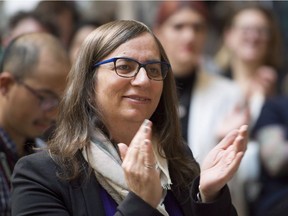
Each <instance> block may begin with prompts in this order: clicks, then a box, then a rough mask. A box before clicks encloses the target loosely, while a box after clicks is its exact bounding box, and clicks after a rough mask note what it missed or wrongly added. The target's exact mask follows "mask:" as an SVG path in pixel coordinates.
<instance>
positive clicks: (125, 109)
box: [95, 33, 163, 128]
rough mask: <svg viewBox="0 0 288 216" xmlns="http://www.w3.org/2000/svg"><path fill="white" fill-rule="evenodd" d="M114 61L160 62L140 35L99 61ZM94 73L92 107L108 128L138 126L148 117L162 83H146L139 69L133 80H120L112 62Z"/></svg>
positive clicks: (151, 41) (149, 38)
mask: <svg viewBox="0 0 288 216" xmlns="http://www.w3.org/2000/svg"><path fill="white" fill-rule="evenodd" d="M114 57H127V58H132V59H135V60H137V61H138V62H141V63H146V62H148V61H152V60H157V61H160V52H159V49H158V46H157V44H156V42H155V40H154V38H153V37H152V36H151V35H150V34H148V33H144V34H142V35H140V36H138V37H136V38H133V39H131V40H128V41H127V42H126V43H124V44H122V45H121V46H119V47H118V48H117V49H116V50H115V51H113V52H112V53H110V54H109V55H108V56H107V57H105V59H103V60H107V59H110V58H114ZM103 60H102V61H103ZM125 68H126V67H125ZM96 70H97V72H96V73H97V75H96V77H97V78H96V84H95V86H96V89H95V95H96V96H95V97H96V103H97V105H98V107H99V109H100V111H101V113H102V114H103V117H104V121H105V123H106V124H107V126H108V128H109V126H110V127H111V125H113V123H115V122H125V121H126V122H134V123H140V124H141V123H142V122H143V120H144V119H149V118H150V117H151V116H152V114H153V113H154V111H155V110H156V107H157V106H158V103H159V100H160V97H161V94H162V89H163V81H155V80H151V79H149V78H148V76H147V74H146V70H145V69H144V68H143V67H142V68H141V69H140V70H139V72H138V74H137V75H136V76H135V77H134V78H123V77H120V76H118V75H117V74H116V72H115V68H114V63H113V62H110V63H107V64H103V65H100V66H99V67H98V68H97V69H96ZM123 127H125V125H123Z"/></svg>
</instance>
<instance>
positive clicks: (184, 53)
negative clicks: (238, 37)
mask: <svg viewBox="0 0 288 216" xmlns="http://www.w3.org/2000/svg"><path fill="white" fill-rule="evenodd" d="M155 33H156V34H157V37H158V38H159V39H160V41H161V43H162V44H163V46H164V48H165V51H166V53H167V55H168V57H169V60H170V62H171V65H172V68H173V72H174V73H175V75H180V76H181V75H182V74H186V73H187V72H191V71H192V70H193V68H194V67H195V66H197V65H198V64H199V59H200V57H201V55H202V51H203V48H204V43H205V38H206V23H205V20H204V18H203V17H202V16H201V15H200V14H199V13H197V12H196V11H194V10H192V9H190V8H183V9H180V10H179V11H177V12H176V13H175V14H173V15H171V16H170V17H169V18H168V19H167V20H166V21H165V22H164V23H163V24H162V25H161V26H160V27H159V28H157V29H155Z"/></svg>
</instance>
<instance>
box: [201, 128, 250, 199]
mask: <svg viewBox="0 0 288 216" xmlns="http://www.w3.org/2000/svg"><path fill="white" fill-rule="evenodd" d="M247 141H248V126H247V125H243V126H241V127H240V129H238V130H233V131H231V132H230V133H229V134H228V135H227V136H225V137H224V139H223V140H222V141H221V142H220V143H219V144H218V145H217V146H215V147H214V148H213V149H212V150H211V151H210V152H209V153H208V155H207V156H206V158H205V160H204V162H203V166H202V167H201V174H200V185H199V191H200V194H201V198H202V201H203V202H209V201H213V200H215V199H216V198H217V196H218V194H219V192H220V190H221V189H222V188H223V186H224V185H225V184H226V183H227V182H228V181H229V180H230V179H231V178H232V177H233V175H234V174H235V172H236V171H237V169H238V167H239V165H240V162H241V159H242V157H243V155H244V153H245V151H246V148H247Z"/></svg>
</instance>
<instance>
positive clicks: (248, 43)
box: [226, 9, 270, 64]
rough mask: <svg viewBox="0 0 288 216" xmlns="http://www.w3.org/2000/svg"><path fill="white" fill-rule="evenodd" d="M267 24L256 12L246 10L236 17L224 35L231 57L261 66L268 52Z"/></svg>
mask: <svg viewBox="0 0 288 216" xmlns="http://www.w3.org/2000/svg"><path fill="white" fill-rule="evenodd" d="M269 40H270V28H269V23H268V21H267V19H266V18H265V16H264V15H263V14H262V13H261V12H260V11H258V10H255V9H247V10H244V11H242V12H240V13H239V14H238V15H236V17H235V20H234V24H233V26H232V28H231V29H230V30H228V32H227V34H226V44H227V45H228V48H230V50H231V51H232V54H233V57H235V58H239V59H241V60H242V61H245V62H251V63H256V64H261V62H262V61H263V59H264V58H265V56H266V53H267V51H268V43H269Z"/></svg>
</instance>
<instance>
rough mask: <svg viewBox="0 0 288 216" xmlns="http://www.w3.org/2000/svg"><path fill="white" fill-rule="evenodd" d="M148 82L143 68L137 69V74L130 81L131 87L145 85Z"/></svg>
mask: <svg viewBox="0 0 288 216" xmlns="http://www.w3.org/2000/svg"><path fill="white" fill-rule="evenodd" d="M149 82H150V79H149V77H148V75H147V72H146V69H145V68H144V67H141V68H140V69H139V71H138V73H137V74H136V76H135V77H134V78H133V79H132V81H131V83H132V84H133V85H147V84H148V83H149Z"/></svg>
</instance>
